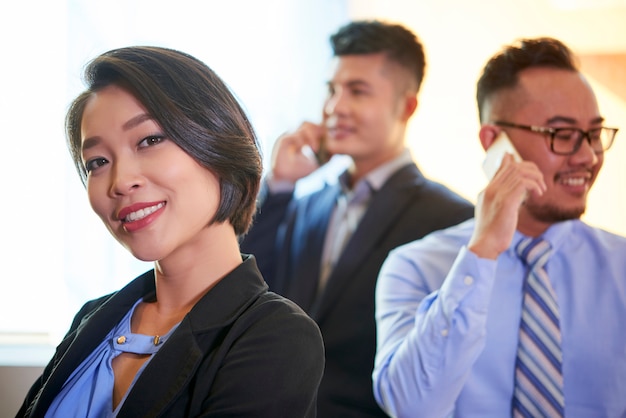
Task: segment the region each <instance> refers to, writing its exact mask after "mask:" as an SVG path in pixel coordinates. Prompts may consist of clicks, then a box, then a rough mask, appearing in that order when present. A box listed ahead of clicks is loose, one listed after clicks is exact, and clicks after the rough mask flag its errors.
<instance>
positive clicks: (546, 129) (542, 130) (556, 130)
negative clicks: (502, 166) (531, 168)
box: [492, 120, 619, 155]
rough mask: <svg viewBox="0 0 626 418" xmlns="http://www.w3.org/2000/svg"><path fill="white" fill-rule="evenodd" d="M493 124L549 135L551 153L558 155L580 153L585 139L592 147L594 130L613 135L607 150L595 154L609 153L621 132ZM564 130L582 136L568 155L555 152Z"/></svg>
mask: <svg viewBox="0 0 626 418" xmlns="http://www.w3.org/2000/svg"><path fill="white" fill-rule="evenodd" d="M492 123H493V124H494V125H497V126H502V127H508V128H517V129H523V130H526V131H530V132H535V133H539V134H543V135H547V136H548V137H549V138H550V151H552V152H553V153H555V154H556V155H572V154H576V153H577V152H578V150H579V149H580V147H581V145H582V144H583V140H584V139H585V138H586V139H587V142H588V143H589V145H591V131H592V130H596V129H604V130H606V131H608V132H610V133H611V137H610V138H611V140H610V142H609V144H608V146H607V147H606V148H604V149H603V150H602V151H596V150H594V152H595V153H596V154H602V153H603V152H604V151H607V150H608V149H609V148H611V146H612V145H613V142H614V141H615V135H616V134H617V131H619V128H609V127H606V126H600V127H598V128H594V129H590V130H588V131H584V130H582V129H580V128H574V127H567V128H550V127H547V126H535V125H521V124H518V123H513V122H507V121H502V120H497V121H494V122H492ZM564 129H567V130H575V131H578V132H579V133H580V134H581V135H580V137H579V138H580V139H579V140H578V142H577V143H576V144H575V145H574V148H573V149H572V151H570V152H567V153H564V152H557V151H555V150H554V137H555V136H556V134H558V133H559V131H561V130H564Z"/></svg>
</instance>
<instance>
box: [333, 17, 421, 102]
mask: <svg viewBox="0 0 626 418" xmlns="http://www.w3.org/2000/svg"><path fill="white" fill-rule="evenodd" d="M330 43H331V46H332V48H333V53H334V55H335V56H338V57H339V56H342V55H364V54H375V53H380V52H383V53H385V54H386V55H387V59H389V60H390V61H391V62H395V63H397V64H399V65H400V66H402V67H404V68H406V69H407V70H408V71H409V72H410V74H412V75H413V77H414V81H415V82H416V85H415V87H416V91H419V88H420V86H421V84H422V80H423V78H424V69H425V67H426V59H425V57H424V47H423V46H422V44H421V43H420V41H419V39H418V38H417V36H415V34H414V33H413V32H411V31H410V30H408V29H406V28H405V27H404V26H401V25H397V24H390V23H384V22H381V21H378V20H369V21H365V20H364V21H356V22H351V23H348V24H347V25H345V26H342V27H341V28H339V30H338V31H337V32H336V33H335V34H334V35H331V37H330Z"/></svg>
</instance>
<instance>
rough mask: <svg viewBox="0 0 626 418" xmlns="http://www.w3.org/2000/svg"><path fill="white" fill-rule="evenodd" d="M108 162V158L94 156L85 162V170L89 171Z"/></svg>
mask: <svg viewBox="0 0 626 418" xmlns="http://www.w3.org/2000/svg"><path fill="white" fill-rule="evenodd" d="M107 162H108V161H107V160H106V158H101V157H100V158H93V159H91V160H89V161H87V162H86V163H85V170H86V171H87V172H88V173H89V172H91V171H93V170H95V169H96V168H98V167H102V166H103V165H105V164H106V163H107Z"/></svg>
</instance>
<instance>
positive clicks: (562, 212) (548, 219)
mask: <svg viewBox="0 0 626 418" xmlns="http://www.w3.org/2000/svg"><path fill="white" fill-rule="evenodd" d="M524 206H525V208H526V210H527V211H528V213H529V214H530V215H531V216H532V217H533V218H535V219H536V220H538V221H541V222H544V223H548V224H553V223H556V222H563V221H569V220H571V219H580V217H581V216H582V215H583V213H585V209H586V208H585V206H580V207H576V208H569V209H563V208H560V207H558V206H555V205H551V204H543V205H535V204H532V203H528V202H526V203H525V205H524Z"/></svg>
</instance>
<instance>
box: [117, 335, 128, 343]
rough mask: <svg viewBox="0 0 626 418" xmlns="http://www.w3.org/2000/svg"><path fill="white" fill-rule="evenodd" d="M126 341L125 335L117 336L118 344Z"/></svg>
mask: <svg viewBox="0 0 626 418" xmlns="http://www.w3.org/2000/svg"><path fill="white" fill-rule="evenodd" d="M125 342H126V337H125V336H123V335H122V336H121V337H117V343H118V344H124V343H125Z"/></svg>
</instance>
